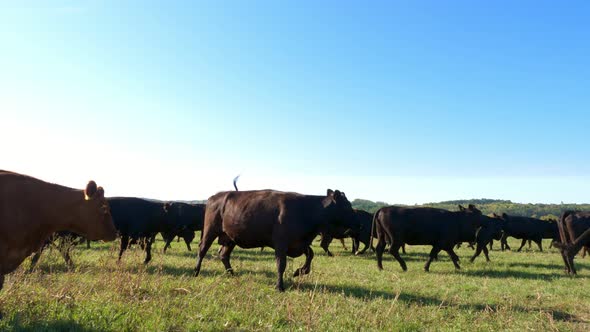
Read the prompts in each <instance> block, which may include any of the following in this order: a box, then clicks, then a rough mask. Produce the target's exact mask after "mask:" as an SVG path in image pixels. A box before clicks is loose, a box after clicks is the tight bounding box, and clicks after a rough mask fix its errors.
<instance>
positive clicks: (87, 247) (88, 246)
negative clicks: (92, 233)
mask: <svg viewBox="0 0 590 332" xmlns="http://www.w3.org/2000/svg"><path fill="white" fill-rule="evenodd" d="M86 249H90V240H88V239H86Z"/></svg>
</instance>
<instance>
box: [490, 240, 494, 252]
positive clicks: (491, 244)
mask: <svg viewBox="0 0 590 332" xmlns="http://www.w3.org/2000/svg"><path fill="white" fill-rule="evenodd" d="M493 246H494V240H490V251H491V250H492V247H493Z"/></svg>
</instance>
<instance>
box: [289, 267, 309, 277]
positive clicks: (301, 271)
mask: <svg viewBox="0 0 590 332" xmlns="http://www.w3.org/2000/svg"><path fill="white" fill-rule="evenodd" d="M306 274H309V270H307V269H304V268H301V267H300V268H298V269H297V270H295V273H293V277H299V276H302V275H306Z"/></svg>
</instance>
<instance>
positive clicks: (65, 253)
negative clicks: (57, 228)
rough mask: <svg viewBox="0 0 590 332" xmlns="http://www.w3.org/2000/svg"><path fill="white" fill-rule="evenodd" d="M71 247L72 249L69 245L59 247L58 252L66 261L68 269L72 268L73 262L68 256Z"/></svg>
mask: <svg viewBox="0 0 590 332" xmlns="http://www.w3.org/2000/svg"><path fill="white" fill-rule="evenodd" d="M71 249H72V248H71V247H66V248H60V249H59V253H60V254H61V256H62V257H63V259H64V261H66V265H67V266H68V269H69V270H71V269H73V268H74V262H73V261H72V258H71V257H70V250H71Z"/></svg>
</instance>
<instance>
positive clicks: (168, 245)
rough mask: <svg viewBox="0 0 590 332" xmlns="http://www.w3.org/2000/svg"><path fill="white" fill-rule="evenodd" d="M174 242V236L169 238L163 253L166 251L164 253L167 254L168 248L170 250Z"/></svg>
mask: <svg viewBox="0 0 590 332" xmlns="http://www.w3.org/2000/svg"><path fill="white" fill-rule="evenodd" d="M173 240H174V237H173V236H172V237H168V238H167V239H166V244H165V245H164V250H163V251H164V253H166V250H167V249H168V248H170V243H171V242H172V241H173Z"/></svg>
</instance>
